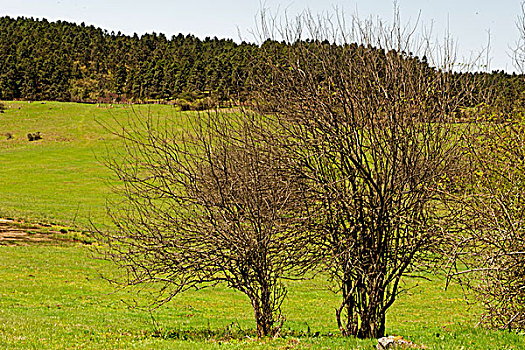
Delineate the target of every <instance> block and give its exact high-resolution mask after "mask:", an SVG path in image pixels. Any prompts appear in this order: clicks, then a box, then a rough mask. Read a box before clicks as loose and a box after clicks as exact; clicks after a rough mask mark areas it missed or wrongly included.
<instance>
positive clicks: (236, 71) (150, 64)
mask: <svg viewBox="0 0 525 350" xmlns="http://www.w3.org/2000/svg"><path fill="white" fill-rule="evenodd" d="M302 43H306V44H308V40H306V41H304V42H302ZM318 44H319V43H318ZM322 44H326V45H330V44H329V43H328V42H327V43H322ZM294 46H295V44H294V45H286V44H283V43H279V42H275V41H267V42H265V43H264V44H263V45H261V46H257V45H255V44H250V43H245V42H243V43H241V44H237V43H235V42H234V41H233V40H231V39H217V38H205V39H204V40H201V39H199V38H197V37H195V36H193V35H186V36H184V35H182V34H179V35H176V36H172V37H171V38H167V37H166V36H165V35H164V34H156V33H152V34H144V35H142V36H140V37H139V36H138V35H137V34H135V35H133V36H129V35H123V34H122V33H120V32H118V33H115V32H108V31H106V30H103V29H100V28H96V27H94V26H92V25H91V26H87V25H85V24H84V23H82V24H80V25H77V24H74V23H69V22H65V21H57V22H49V21H47V20H46V19H42V20H39V19H33V18H25V17H19V18H16V19H15V18H10V17H0V100H12V99H26V100H58V101H77V102H94V101H101V100H102V101H105V102H108V101H115V100H130V101H134V102H145V101H148V100H163V101H170V100H175V99H178V104H179V105H182V106H184V103H186V102H185V101H189V102H192V101H193V100H195V99H201V98H203V97H212V98H213V100H215V101H226V100H229V99H235V100H241V101H242V100H243V99H245V98H246V96H247V93H248V90H249V84H248V79H249V76H250V72H253V73H255V74H258V75H259V76H268V79H270V75H269V74H268V73H269V72H261V71H260V69H259V66H263V65H259V64H257V62H258V61H260V60H268V59H270V60H274V59H275V60H277V61H279V60H280V57H282V56H283V55H285V54H286V50H289V49H290V48H292V47H294ZM350 46H351V47H353V50H365V49H368V50H370V49H372V50H373V48H364V47H358V46H357V45H355V44H351V45H350ZM334 50H335V51H337V50H338V49H337V48H336V47H334ZM335 51H334V54H337V52H335ZM350 51H352V50H350ZM347 52H348V50H347ZM376 53H377V59H378V62H379V61H382V60H383V58H384V55H385V53H384V52H382V51H381V50H377V51H376ZM390 54H391V53H390ZM394 54H396V53H395V52H394ZM400 54H401V55H403V57H405V58H406V59H415V60H418V61H419V62H420V63H421V64H423V65H425V66H427V70H428V74H433V72H435V70H434V69H432V68H431V67H429V66H428V64H427V61H426V58H425V57H423V58H422V59H421V60H419V59H418V58H417V57H412V56H410V55H406V54H405V53H400ZM312 59H314V58H312ZM320 71H322V69H320ZM455 75H456V76H457V77H458V78H459V79H458V84H459V85H461V84H462V83H461V82H463V81H471V80H472V79H476V80H482V81H483V83H482V84H479V86H480V87H481V86H484V87H486V86H489V85H490V87H491V91H493V96H492V97H491V99H490V101H491V102H490V105H492V107H497V110H498V111H501V112H503V113H508V112H510V111H512V110H516V109H520V110H523V109H525V80H524V76H523V75H516V74H512V75H510V74H507V73H505V72H502V71H495V72H492V73H464V74H458V73H456V74H455ZM319 79H321V80H322V79H323V78H322V77H319ZM259 81H261V79H259ZM269 83H271V82H269ZM451 88H454V87H451ZM458 91H465V89H461V88H460V89H459V90H458ZM485 91H486V89H485V88H480V91H478V93H477V94H476V93H474V94H473V95H471V96H465V98H466V99H470V103H468V102H467V103H466V104H465V105H469V104H470V105H471V106H475V105H477V104H479V103H480V102H481V101H487V100H486V99H485V97H484V96H481V95H485Z"/></svg>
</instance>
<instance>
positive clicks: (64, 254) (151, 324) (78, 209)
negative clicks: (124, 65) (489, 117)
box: [0, 102, 525, 349]
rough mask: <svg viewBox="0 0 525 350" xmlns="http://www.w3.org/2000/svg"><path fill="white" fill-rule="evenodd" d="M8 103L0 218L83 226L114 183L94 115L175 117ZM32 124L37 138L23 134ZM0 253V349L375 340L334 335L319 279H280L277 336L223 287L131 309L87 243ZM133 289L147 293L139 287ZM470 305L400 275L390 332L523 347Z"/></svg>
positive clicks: (456, 343)
mask: <svg viewBox="0 0 525 350" xmlns="http://www.w3.org/2000/svg"><path fill="white" fill-rule="evenodd" d="M6 106H7V110H6V111H5V113H3V114H0V165H1V166H0V217H17V218H23V219H27V220H29V221H37V222H54V223H60V224H63V225H72V226H78V227H80V228H82V227H87V226H88V225H89V221H90V220H93V221H95V222H101V221H103V220H104V212H105V208H104V206H105V200H106V198H107V196H109V195H110V194H111V192H110V190H109V189H108V182H111V174H110V173H109V171H108V170H107V169H106V168H105V167H104V166H103V165H102V164H101V163H100V161H99V160H97V158H100V157H104V156H105V155H106V154H107V150H108V149H109V150H112V149H115V148H118V140H117V139H116V138H115V137H114V136H112V135H111V133H110V132H108V131H107V129H105V128H104V127H103V126H102V125H101V124H104V125H109V126H115V123H116V122H117V121H123V122H125V120H126V119H127V118H128V116H129V115H130V113H143V114H147V113H150V114H156V115H159V116H161V117H165V116H166V117H170V116H171V117H174V118H178V117H180V115H177V114H176V113H175V111H174V109H173V108H171V107H169V106H160V105H152V106H135V107H133V109H132V108H131V107H129V106H121V105H115V106H113V107H112V108H110V107H109V106H104V105H101V106H97V105H82V104H71V103H51V102H47V103H41V102H33V103H27V102H8V103H6ZM34 132H40V133H41V135H42V140H38V141H33V142H30V141H28V138H27V134H28V133H34ZM7 133H9V134H10V135H12V136H11V138H10V139H7V136H5V134H7ZM0 256H1V259H0V349H33V348H38V349H73V348H74V349H76V348H86V349H101V348H105V349H128V348H137V349H195V348H202V349H218V348H228V349H260V348H264V349H354V348H355V349H374V348H375V341H359V340H355V339H344V338H341V337H340V336H339V332H338V329H337V325H336V323H335V312H334V310H335V307H336V305H337V302H338V300H339V298H338V297H337V296H335V295H334V294H332V293H331V292H329V291H328V290H327V289H326V285H325V282H324V280H323V279H322V278H316V279H314V280H308V281H302V282H288V287H289V295H288V296H289V297H288V299H287V300H286V302H285V305H284V307H283V311H284V313H285V315H286V317H287V319H286V323H285V325H284V329H283V332H282V337H280V338H278V339H275V340H274V339H263V340H256V339H255V338H254V332H253V329H254V322H253V316H252V310H251V308H250V305H249V301H248V299H246V297H244V296H243V295H242V294H240V293H237V292H234V291H232V290H229V289H226V288H222V287H216V288H212V289H206V290H201V291H190V292H188V293H186V294H184V295H181V296H180V297H177V298H176V299H175V300H173V301H172V302H171V303H169V304H167V305H165V306H163V307H161V308H159V309H157V310H155V311H154V312H153V313H152V314H150V313H149V312H147V311H144V310H140V309H130V308H128V306H127V305H128V304H133V301H134V300H135V299H137V295H136V294H135V293H133V292H131V291H116V292H115V289H114V288H113V287H112V286H110V285H109V284H108V282H107V281H106V280H104V279H102V278H101V275H104V276H109V277H111V276H112V275H114V274H116V273H118V271H115V269H114V267H113V266H112V265H111V264H109V263H107V262H104V261H100V260H94V259H91V257H92V253H91V250H90V249H89V247H88V246H85V245H80V244H70V243H60V244H59V243H57V244H49V243H46V244H35V243H33V244H31V243H30V244H27V245H11V246H2V245H0ZM429 277H432V276H429ZM146 295H147V294H146ZM122 300H124V301H125V302H126V303H124V302H122ZM137 300H138V301H139V303H140V304H141V305H145V304H147V301H148V299H147V298H146V296H145V295H141V296H140V297H138V299H137ZM478 311H479V308H478V307H477V306H476V305H468V304H467V303H466V302H465V301H464V300H463V294H462V291H461V288H460V287H459V286H452V287H450V288H449V289H447V290H445V283H444V281H443V280H441V279H440V278H437V277H433V278H432V280H431V281H426V280H413V279H406V281H405V285H404V291H403V292H402V294H401V295H400V297H399V299H398V301H397V302H396V303H395V304H394V307H393V308H392V309H391V310H390V312H389V313H388V315H387V318H388V321H387V333H388V334H399V335H403V336H404V337H405V338H408V339H410V340H412V341H414V342H415V343H417V344H424V345H426V346H428V347H429V348H431V349H520V348H524V347H525V336H524V335H520V334H515V333H509V332H504V331H489V330H485V329H481V328H476V327H475V325H476V323H477V321H478V318H477V316H476V315H477V313H478ZM152 316H153V318H154V319H155V321H153V320H152Z"/></svg>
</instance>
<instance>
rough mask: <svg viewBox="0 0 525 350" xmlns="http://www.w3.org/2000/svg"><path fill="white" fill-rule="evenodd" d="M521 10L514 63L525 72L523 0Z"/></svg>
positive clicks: (524, 5)
mask: <svg viewBox="0 0 525 350" xmlns="http://www.w3.org/2000/svg"><path fill="white" fill-rule="evenodd" d="M520 5H521V12H520V14H519V15H518V18H517V20H516V27H517V29H518V33H519V37H518V41H517V42H516V47H515V48H514V64H515V66H516V68H517V69H518V70H519V71H520V72H522V73H523V72H525V1H522V2H521V4H520Z"/></svg>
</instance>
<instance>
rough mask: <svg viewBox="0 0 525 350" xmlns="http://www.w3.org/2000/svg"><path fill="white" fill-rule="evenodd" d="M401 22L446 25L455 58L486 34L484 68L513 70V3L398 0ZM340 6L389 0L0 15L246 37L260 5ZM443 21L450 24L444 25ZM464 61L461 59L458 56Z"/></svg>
mask: <svg viewBox="0 0 525 350" xmlns="http://www.w3.org/2000/svg"><path fill="white" fill-rule="evenodd" d="M398 4H399V7H400V11H401V17H402V20H404V21H408V20H411V21H412V22H413V21H415V19H416V18H417V17H418V14H419V13H421V16H420V23H423V24H426V25H429V24H430V22H433V28H434V31H433V32H434V34H436V35H438V36H441V37H442V36H443V35H444V33H445V29H446V28H447V27H448V28H449V31H450V33H451V34H452V36H453V37H454V38H455V40H456V42H457V45H458V49H459V50H458V54H459V56H460V57H465V59H464V60H465V61H466V60H468V57H470V56H471V55H473V54H474V53H476V52H479V51H480V50H481V49H482V48H483V47H485V46H486V45H487V40H488V37H489V34H488V33H489V32H490V38H491V39H490V48H491V50H490V57H491V60H490V69H491V70H492V69H504V70H506V71H508V72H511V71H513V70H514V65H513V63H512V58H511V57H510V56H511V48H512V47H513V46H515V43H516V41H517V39H518V31H517V29H516V24H515V22H516V19H517V15H518V14H519V13H520V10H521V8H520V1H519V0H398ZM335 7H337V8H339V9H343V10H344V12H345V13H347V14H353V13H355V12H356V11H357V12H358V14H359V17H360V18H364V17H368V16H373V17H376V16H379V17H380V18H382V19H384V20H387V21H390V20H391V18H392V9H393V2H392V0H347V1H342V0H295V1H289V0H266V1H259V0H252V1H250V0H222V1H221V0H171V1H169V0H147V1H138V0H0V16H6V15H7V16H11V17H17V16H25V17H34V18H47V19H48V20H50V21H55V20H59V19H60V20H66V21H69V22H75V23H81V22H85V23H86V24H88V25H89V24H93V25H95V26H97V27H101V28H103V29H107V30H109V31H115V32H117V31H121V32H122V33H125V34H133V33H135V32H136V33H138V34H139V35H140V34H143V33H146V32H153V31H154V32H156V33H164V34H166V36H167V37H171V36H172V35H176V34H178V33H183V34H194V35H196V36H198V37H200V38H204V37H206V36H210V37H213V36H217V37H219V38H232V39H234V40H236V41H238V40H239V34H238V33H239V32H240V33H242V38H243V39H245V40H246V41H251V40H252V37H251V36H250V34H249V32H250V30H251V29H253V28H254V27H255V23H256V19H255V18H256V15H257V13H258V11H259V10H260V9H261V8H267V9H269V10H270V11H271V12H276V11H279V12H280V13H281V12H284V11H286V12H287V13H288V14H290V15H293V14H296V13H298V12H300V11H302V10H304V9H309V10H310V11H311V12H312V13H326V12H333V10H334V8H335ZM447 23H448V24H447ZM460 60H462V58H460Z"/></svg>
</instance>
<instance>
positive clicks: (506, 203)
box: [450, 2, 525, 330]
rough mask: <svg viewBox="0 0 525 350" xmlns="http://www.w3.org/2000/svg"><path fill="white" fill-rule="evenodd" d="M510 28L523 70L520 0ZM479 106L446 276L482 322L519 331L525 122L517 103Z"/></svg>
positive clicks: (523, 322) (524, 21) (523, 288)
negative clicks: (473, 303) (479, 309)
mask: <svg viewBox="0 0 525 350" xmlns="http://www.w3.org/2000/svg"><path fill="white" fill-rule="evenodd" d="M516 25H517V28H518V31H519V35H520V39H519V41H518V43H517V46H516V48H515V50H514V59H515V64H516V68H517V69H518V70H520V71H523V69H524V64H523V63H524V61H525V2H522V3H521V14H520V15H518V19H517V22H516ZM485 89H486V90H487V94H486V96H487V101H490V102H492V101H494V99H493V96H496V95H497V94H498V91H497V90H496V89H495V88H494V87H491V86H487V85H486V86H485ZM491 98H492V99H491ZM482 109H484V110H475V113H476V114H477V115H478V120H477V122H476V123H474V124H472V125H470V126H469V128H468V129H465V130H466V131H467V130H468V132H465V133H464V136H465V140H464V141H463V145H465V147H466V148H467V149H466V152H465V156H464V159H465V162H464V168H465V172H464V174H463V176H462V179H461V181H460V182H461V184H460V186H458V196H457V197H456V199H457V201H458V204H457V206H458V207H459V206H461V208H462V210H463V211H464V215H463V218H462V220H460V221H459V226H460V227H461V228H462V234H460V235H456V236H455V237H454V238H455V239H456V241H457V242H456V245H455V250H454V255H453V256H452V258H451V261H453V262H454V264H453V265H452V266H453V269H452V270H451V271H450V277H451V278H455V279H457V280H459V281H460V282H461V283H463V284H464V285H465V286H467V287H469V290H470V291H471V292H473V294H474V296H475V298H476V299H477V300H478V301H480V302H481V304H482V305H483V306H484V313H483V315H482V320H481V322H480V323H483V324H485V325H487V326H490V327H493V328H503V329H505V328H507V329H509V330H511V329H525V307H524V300H525V270H524V266H525V231H524V224H525V200H524V198H523V192H524V189H525V187H524V184H525V171H524V166H525V163H524V162H525V123H524V120H523V116H522V112H521V111H520V110H519V108H515V107H514V108H512V109H511V110H506V111H504V113H495V112H494V110H493V109H492V108H491V106H490V104H489V107H488V108H482ZM496 112H497V110H496ZM458 183H459V181H458ZM458 263H460V264H458Z"/></svg>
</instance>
